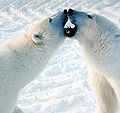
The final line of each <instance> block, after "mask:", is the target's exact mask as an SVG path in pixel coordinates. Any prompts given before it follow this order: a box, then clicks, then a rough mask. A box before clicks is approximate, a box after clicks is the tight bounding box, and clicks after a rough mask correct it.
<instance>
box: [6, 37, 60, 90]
mask: <svg viewBox="0 0 120 113" xmlns="http://www.w3.org/2000/svg"><path fill="white" fill-rule="evenodd" d="M53 41H54V40H53ZM61 43H62V42H61ZM61 43H56V44H55V45H51V47H47V46H45V48H44V47H40V46H38V45H36V44H35V43H33V42H32V41H31V39H30V37H26V36H25V35H23V36H20V38H16V39H14V40H12V41H10V42H8V43H7V44H6V47H7V48H8V49H9V50H10V53H12V54H10V55H11V56H10V58H11V63H10V64H13V65H12V66H11V68H12V69H11V71H13V75H12V77H13V79H17V80H15V81H16V84H20V82H21V83H22V84H21V85H20V89H21V88H22V87H24V86H25V85H26V84H27V83H29V82H30V81H32V80H33V79H35V78H36V77H37V76H38V75H39V74H40V73H41V71H42V70H43V68H44V67H45V66H46V64H47V63H48V61H49V60H50V58H51V56H52V54H53V53H54V51H55V50H56V49H57V47H58V46H59V45H60V44H61ZM58 44H59V45H58ZM48 46H49V45H48ZM52 46H53V47H52ZM12 77H11V80H12Z"/></svg>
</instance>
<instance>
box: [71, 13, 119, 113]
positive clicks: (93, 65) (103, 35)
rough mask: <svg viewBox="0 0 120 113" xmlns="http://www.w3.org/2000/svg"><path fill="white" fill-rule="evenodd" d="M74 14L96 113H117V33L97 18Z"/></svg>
mask: <svg viewBox="0 0 120 113" xmlns="http://www.w3.org/2000/svg"><path fill="white" fill-rule="evenodd" d="M92 16H93V19H90V18H88V17H87V14H86V13H84V14H81V12H77V11H73V16H71V17H70V19H71V21H72V22H74V20H75V24H76V25H77V27H78V31H77V33H76V35H75V36H74V37H73V38H75V39H77V40H78V41H79V43H80V46H81V49H82V52H83V55H84V58H85V60H86V63H87V66H88V72H89V78H90V84H91V87H92V89H93V92H94V94H95V97H96V102H97V106H98V110H99V113H116V111H117V110H118V106H120V29H119V28H118V27H117V25H115V24H114V23H112V22H111V21H110V20H108V19H106V18H105V17H102V16H100V15H97V14H93V15H92Z"/></svg>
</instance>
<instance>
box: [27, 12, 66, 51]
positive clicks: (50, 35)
mask: <svg viewBox="0 0 120 113" xmlns="http://www.w3.org/2000/svg"><path fill="white" fill-rule="evenodd" d="M67 20H68V17H67V10H64V11H63V12H58V13H57V14H55V15H52V16H51V17H50V18H45V19H42V20H40V21H38V22H36V23H35V25H33V26H32V27H31V28H30V30H28V32H27V33H26V35H27V37H30V40H31V39H32V41H33V42H34V44H36V45H39V46H40V47H41V46H43V47H45V48H48V49H51V51H52V49H55V48H56V47H57V46H59V45H60V43H62V42H63V41H64V39H65V35H64V25H65V23H66V22H67ZM46 50H47V49H46Z"/></svg>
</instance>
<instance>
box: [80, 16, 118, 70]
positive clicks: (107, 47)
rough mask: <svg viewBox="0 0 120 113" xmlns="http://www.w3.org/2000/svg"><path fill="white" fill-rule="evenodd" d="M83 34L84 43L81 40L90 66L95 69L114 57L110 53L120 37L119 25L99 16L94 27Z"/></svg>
mask: <svg viewBox="0 0 120 113" xmlns="http://www.w3.org/2000/svg"><path fill="white" fill-rule="evenodd" d="M103 22H105V24H103ZM87 29H88V28H87ZM83 36H84V37H83V38H82V39H83V41H82V44H81V42H80V40H79V42H80V44H81V45H82V46H81V48H82V52H83V55H84V57H85V60H86V63H87V65H88V67H94V68H93V69H95V68H100V67H104V66H105V65H106V64H109V63H110V59H111V57H112V56H111V54H110V53H112V51H113V47H114V44H115V43H117V42H118V40H119V39H120V30H119V28H118V27H117V25H115V24H114V23H112V22H111V21H109V20H107V19H106V18H104V19H103V20H102V19H101V18H98V20H97V22H96V24H95V25H94V27H93V28H92V27H91V29H90V28H89V30H88V32H85V33H84V35H83ZM96 70H97V69H96ZM101 72H102V69H101Z"/></svg>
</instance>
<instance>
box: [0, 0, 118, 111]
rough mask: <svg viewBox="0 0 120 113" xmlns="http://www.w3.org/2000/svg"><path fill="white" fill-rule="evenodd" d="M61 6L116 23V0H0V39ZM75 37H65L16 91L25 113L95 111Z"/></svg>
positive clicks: (15, 33) (24, 27)
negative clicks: (42, 66)
mask: <svg viewBox="0 0 120 113" xmlns="http://www.w3.org/2000/svg"><path fill="white" fill-rule="evenodd" d="M64 8H74V9H77V10H81V9H82V10H92V11H94V12H97V13H100V14H102V15H104V16H106V17H108V18H110V19H111V20H112V21H113V22H115V23H116V24H117V25H118V26H119V25H120V13H119V12H120V0H0V41H1V43H3V42H4V41H6V40H7V39H9V38H12V37H14V36H16V35H19V34H20V33H21V32H24V31H25V30H26V28H28V27H29V26H30V25H31V24H32V23H33V22H34V21H35V20H38V19H41V18H43V17H45V16H47V17H48V16H50V15H52V14H54V13H56V12H58V11H60V10H63V9H64ZM81 55H82V54H81V52H80V47H79V44H78V43H77V41H73V40H69V39H67V40H66V41H65V43H64V44H63V46H61V48H60V49H59V50H58V51H57V52H56V54H55V55H54V56H53V58H52V59H51V61H50V62H49V63H48V65H47V66H46V68H45V69H44V71H43V72H42V73H41V74H40V75H39V76H38V78H37V79H36V80H34V81H33V82H31V83H30V84H28V85H27V86H26V87H25V88H24V89H23V90H22V91H21V92H20V95H19V99H18V105H19V106H21V107H22V108H23V109H24V111H25V113H96V105H95V100H94V97H93V94H92V92H91V90H90V88H89V85H88V83H87V80H88V74H87V68H86V65H85V62H84V60H83V58H82V57H81Z"/></svg>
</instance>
